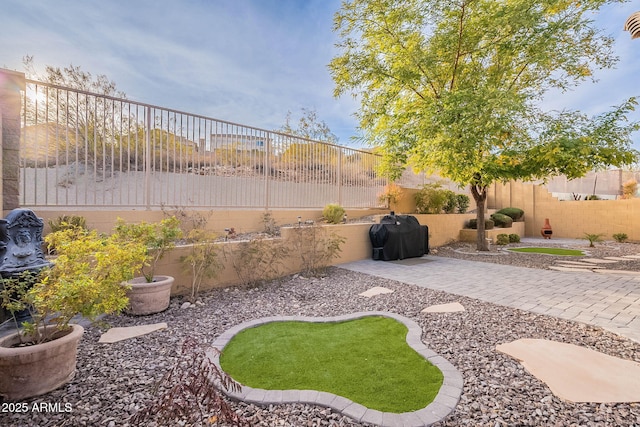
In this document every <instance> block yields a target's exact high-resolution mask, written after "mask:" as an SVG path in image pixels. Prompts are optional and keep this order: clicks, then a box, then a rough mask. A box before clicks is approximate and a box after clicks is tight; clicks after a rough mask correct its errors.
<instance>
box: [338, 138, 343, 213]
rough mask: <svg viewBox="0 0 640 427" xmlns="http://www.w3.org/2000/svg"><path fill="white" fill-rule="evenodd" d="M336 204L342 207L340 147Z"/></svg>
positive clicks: (339, 150)
mask: <svg viewBox="0 0 640 427" xmlns="http://www.w3.org/2000/svg"><path fill="white" fill-rule="evenodd" d="M337 180H338V204H339V205H340V206H342V147H338V177H337Z"/></svg>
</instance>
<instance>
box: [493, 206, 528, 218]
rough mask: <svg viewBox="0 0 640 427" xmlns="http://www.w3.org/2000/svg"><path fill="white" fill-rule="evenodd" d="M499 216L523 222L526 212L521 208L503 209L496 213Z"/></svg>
mask: <svg viewBox="0 0 640 427" xmlns="http://www.w3.org/2000/svg"><path fill="white" fill-rule="evenodd" d="M496 213H497V214H502V215H507V216H509V217H511V219H512V220H514V221H521V220H522V218H523V217H524V211H523V210H522V209H520V208H512V207H510V208H503V209H500V210H499V211H497V212H496Z"/></svg>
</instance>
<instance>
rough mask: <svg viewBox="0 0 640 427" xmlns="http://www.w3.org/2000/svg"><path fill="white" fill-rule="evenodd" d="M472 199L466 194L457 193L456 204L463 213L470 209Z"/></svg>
mask: <svg viewBox="0 0 640 427" xmlns="http://www.w3.org/2000/svg"><path fill="white" fill-rule="evenodd" d="M469 203H470V199H469V196H467V195H466V194H456V206H457V207H458V212H459V213H461V214H463V213H465V212H467V209H469Z"/></svg>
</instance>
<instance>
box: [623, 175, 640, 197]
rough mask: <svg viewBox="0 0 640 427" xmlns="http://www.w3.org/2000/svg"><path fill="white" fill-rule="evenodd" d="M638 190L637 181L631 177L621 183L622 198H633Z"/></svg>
mask: <svg viewBox="0 0 640 427" xmlns="http://www.w3.org/2000/svg"><path fill="white" fill-rule="evenodd" d="M637 192H638V181H636V180H635V179H633V178H631V179H630V180H628V181H625V183H624V184H622V198H623V199H633V198H634V197H635V196H636V193H637Z"/></svg>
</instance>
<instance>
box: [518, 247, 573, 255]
mask: <svg viewBox="0 0 640 427" xmlns="http://www.w3.org/2000/svg"><path fill="white" fill-rule="evenodd" d="M509 250H510V251H514V252H527V253H537V254H547V255H568V256H584V252H582V251H580V250H577V249H562V248H511V249H509Z"/></svg>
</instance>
